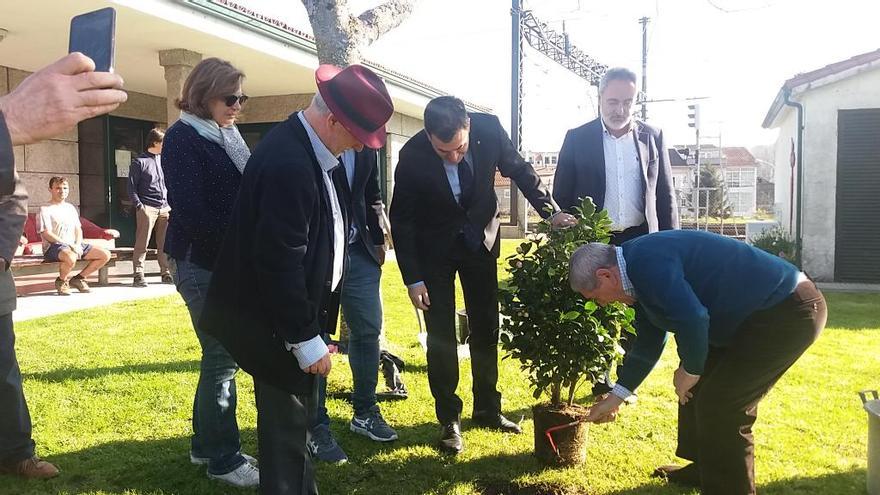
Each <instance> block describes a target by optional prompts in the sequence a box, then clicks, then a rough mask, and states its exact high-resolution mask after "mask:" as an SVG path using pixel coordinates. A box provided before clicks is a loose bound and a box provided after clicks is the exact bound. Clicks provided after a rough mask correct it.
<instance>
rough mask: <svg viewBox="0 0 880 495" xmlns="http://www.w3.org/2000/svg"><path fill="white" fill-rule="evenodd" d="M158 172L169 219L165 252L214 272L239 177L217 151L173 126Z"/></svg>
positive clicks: (180, 126) (190, 130) (179, 125)
mask: <svg viewBox="0 0 880 495" xmlns="http://www.w3.org/2000/svg"><path fill="white" fill-rule="evenodd" d="M162 170H163V172H164V174H165V186H166V188H167V189H168V204H169V205H171V210H172V213H171V219H170V220H169V222H168V233H167V234H166V238H165V252H166V253H168V255H169V256H171V257H173V258H176V259H186V258H187V255H189V260H190V261H191V262H192V263H195V264H196V265H198V266H200V267H202V268H204V269H206V270H213V269H214V259H215V258H216V257H217V252H218V251H219V250H220V244H221V242H222V241H223V235H224V234H225V233H226V228H227V226H228V225H229V218H230V215H231V214H232V206H233V205H234V204H235V199H236V197H237V196H238V188H239V185H240V184H241V172H239V171H238V169H237V168H236V167H235V164H234V163H232V160H230V159H229V156H228V155H227V154H226V152H225V151H224V150H223V148H221V147H220V146H219V145H217V144H215V143H213V142H211V141H208V140H207V139H205V138H203V137H201V136H199V134H198V133H197V132H196V131H195V129H193V128H192V127H190V126H188V125H187V124H184V123H183V122H181V121H177V122H176V123H175V124H174V125H172V126H171V127H170V128H169V129H168V131H167V132H166V133H165V140H164V142H163V144H162Z"/></svg>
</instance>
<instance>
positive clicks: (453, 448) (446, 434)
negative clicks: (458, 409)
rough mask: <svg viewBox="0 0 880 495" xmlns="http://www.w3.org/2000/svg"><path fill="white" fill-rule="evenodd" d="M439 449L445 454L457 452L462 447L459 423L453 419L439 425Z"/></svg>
mask: <svg viewBox="0 0 880 495" xmlns="http://www.w3.org/2000/svg"><path fill="white" fill-rule="evenodd" d="M438 444H439V447H440V451H441V452H443V453H445V454H452V455H455V454H458V453H459V452H461V451H462V449H464V442H463V441H462V438H461V423H459V422H458V421H453V422H451V423H447V424H445V425H443V426H441V427H440V442H438Z"/></svg>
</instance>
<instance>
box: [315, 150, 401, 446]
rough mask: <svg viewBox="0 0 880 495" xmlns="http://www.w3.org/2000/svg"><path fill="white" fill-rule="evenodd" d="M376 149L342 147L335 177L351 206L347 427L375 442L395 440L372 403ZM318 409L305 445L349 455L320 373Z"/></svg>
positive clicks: (377, 310)
mask: <svg viewBox="0 0 880 495" xmlns="http://www.w3.org/2000/svg"><path fill="white" fill-rule="evenodd" d="M378 156H379V155H378V153H377V152H376V150H374V149H370V148H364V149H363V150H361V151H355V150H353V149H350V150H346V151H345V152H344V153H342V157H340V159H339V161H340V163H341V166H339V167H337V169H336V180H337V182H338V183H339V184H340V185H341V189H342V190H343V192H344V195H345V200H344V203H345V204H346V205H347V206H348V208H349V218H350V222H349V231H348V237H347V241H348V258H347V261H348V263H347V264H346V267H345V284H344V285H343V288H342V291H341V293H340V298H339V299H340V305H341V306H342V315H343V317H344V318H345V323H346V324H347V325H348V329H349V336H348V362H349V365H350V367H351V374H352V378H353V381H354V390H353V392H352V395H351V401H352V405H353V406H354V416H353V417H352V418H351V421H350V422H349V429H350V430H351V431H352V432H354V433H357V434H360V435H363V436H365V437H367V438H369V439H371V440H373V441H376V442H390V441H393V440H397V432H396V431H394V429H393V428H391V427H390V426H389V425H388V423H386V422H385V419H384V418H383V417H382V413H381V412H380V411H379V405H378V404H377V403H376V385H377V384H378V375H379V335H380V334H381V333H382V300H381V297H380V292H379V290H380V281H381V278H382V265H383V264H384V263H385V233H384V232H383V231H382V228H381V227H380V224H379V214H378V213H377V210H376V209H377V208H384V205H383V204H382V194H381V192H380V189H379V168H378ZM318 381H319V384H318V411H317V415H316V418H315V424H314V425H313V426H312V427H311V434H312V439H311V441H309V449H310V450H311V453H312V455H313V456H315V457H316V458H318V459H320V460H322V461H325V462H331V463H343V462H346V461H347V460H348V456H346V454H345V451H344V450H342V447H340V446H339V444H338V443H337V442H336V439H334V438H333V435H332V433H331V432H330V417H329V416H328V415H327V408H326V407H325V399H326V392H327V390H326V389H327V380H326V379H324V378H323V377H321V378H318Z"/></svg>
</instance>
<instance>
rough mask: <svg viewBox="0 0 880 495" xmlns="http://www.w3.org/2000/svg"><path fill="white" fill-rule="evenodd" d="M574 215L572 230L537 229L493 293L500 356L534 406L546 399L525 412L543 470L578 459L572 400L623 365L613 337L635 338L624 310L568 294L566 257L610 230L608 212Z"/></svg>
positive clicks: (580, 413)
mask: <svg viewBox="0 0 880 495" xmlns="http://www.w3.org/2000/svg"><path fill="white" fill-rule="evenodd" d="M574 210H575V211H574V213H573V214H574V215H575V217H576V218H577V220H578V223H577V225H575V226H572V227H569V228H566V229H558V230H556V229H552V228H551V227H550V225H549V224H547V223H546V222H544V223H541V224H539V225H538V227H537V233H536V234H535V235H533V236H531V237H529V238H528V239H527V240H526V241H525V242H523V243H522V244H520V246H519V247H518V248H517V249H516V254H514V255H512V256H510V257H508V258H507V261H508V263H509V265H510V270H509V271H510V278H509V279H508V280H506V281H504V282H502V284H501V290H500V301H501V309H502V313H503V314H504V316H505V317H506V318H505V320H504V322H503V324H502V326H501V346H502V348H503V349H504V350H505V351H507V356H506V357H513V358H516V359H517V360H519V362H520V365H521V367H522V369H523V370H524V371H525V372H526V373H528V376H529V380H530V382H531V385H532V388H533V389H534V396H535V399H540V398H541V396H542V395H544V394H549V396H550V403H549V404H547V403H543V404H536V405H535V406H533V407H532V412H533V415H534V427H535V431H534V433H535V455H536V456H537V457H538V458H539V459H541V460H542V461H544V462H546V463H548V464H568V465H573V464H580V463H582V462H584V461H585V460H586V452H587V449H586V444H587V425H586V424H585V423H584V418H585V417H586V415H587V413H588V410H587V409H585V408H584V407H582V406H580V405H577V404H574V398H575V394H576V393H577V390H578V387H579V386H580V385H582V384H584V383H591V384H594V383H596V382H598V381H600V380H602V379H603V378H604V377H605V373H606V372H608V370H610V369H611V367H612V366H613V365H614V364H615V363H616V362H618V361H619V360H621V359H622V358H623V354H624V351H623V349H622V348H621V347H620V337H621V335H622V334H623V333H624V332H629V333H633V334H634V333H635V331H634V330H633V326H632V322H633V318H634V315H635V311H634V310H633V309H632V308H629V307H627V306H625V305H623V304H621V303H614V304H610V305H606V306H599V305H597V304H596V303H595V302H593V301H588V300H585V299H584V298H583V297H582V296H581V295H580V294H578V293H576V292H574V291H573V290H571V287H570V285H569V281H568V262H569V259H570V258H571V255H572V253H574V251H575V250H576V249H577V248H579V247H580V246H582V245H584V244H586V243H588V242H608V241H609V239H610V227H611V220H610V219H609V218H608V213H607V212H606V211H604V210H603V211H596V205H595V204H594V203H593V200H592V199H590V198H584V199H583V201H582V202H581V205H580V207H576V208H575V209H574ZM563 392H567V394H566V397H565V401H564V402H563ZM554 435H555V436H554Z"/></svg>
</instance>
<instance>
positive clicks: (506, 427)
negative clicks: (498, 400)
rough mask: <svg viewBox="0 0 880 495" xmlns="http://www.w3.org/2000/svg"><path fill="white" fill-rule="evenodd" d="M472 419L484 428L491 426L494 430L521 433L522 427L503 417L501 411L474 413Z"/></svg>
mask: <svg viewBox="0 0 880 495" xmlns="http://www.w3.org/2000/svg"><path fill="white" fill-rule="evenodd" d="M473 420H474V423H475V424H477V425H478V426H482V427H484V428H492V429H494V430H500V431H503V432H504V433H517V434H519V433H522V428H520V427H519V425H518V424H516V423H514V422H513V421H511V420H509V419H507V418H505V417H504V416H503V415H502V414H501V413H495V414H480V413H476V414H474V416H473Z"/></svg>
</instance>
